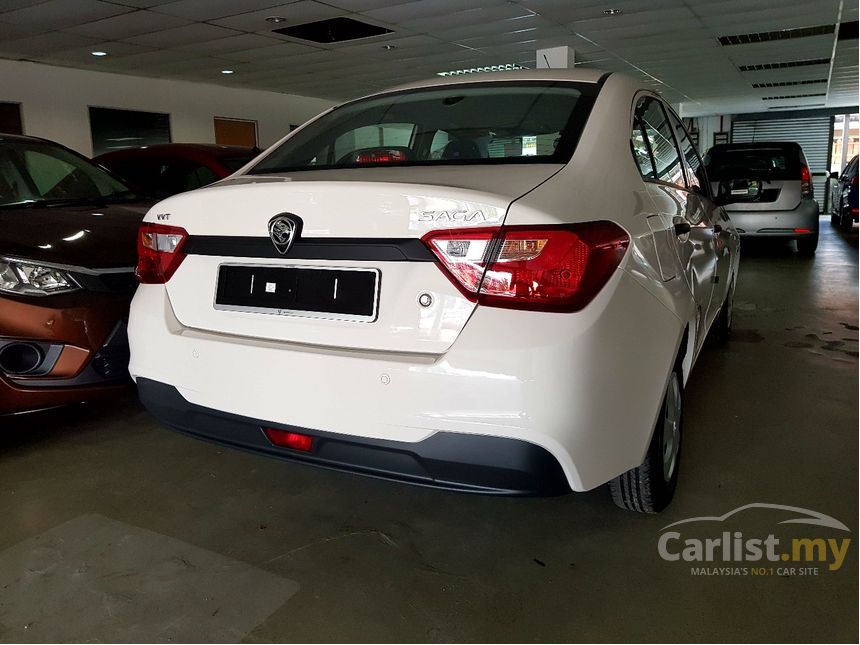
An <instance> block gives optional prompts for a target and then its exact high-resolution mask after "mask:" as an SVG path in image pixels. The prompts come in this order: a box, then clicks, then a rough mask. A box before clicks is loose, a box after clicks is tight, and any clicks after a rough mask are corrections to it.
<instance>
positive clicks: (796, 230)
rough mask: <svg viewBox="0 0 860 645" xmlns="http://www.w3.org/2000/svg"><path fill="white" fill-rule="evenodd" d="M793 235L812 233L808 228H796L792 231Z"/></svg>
mask: <svg viewBox="0 0 860 645" xmlns="http://www.w3.org/2000/svg"><path fill="white" fill-rule="evenodd" d="M794 232H795V233H812V231H811V230H810V229H808V228H796V229H794Z"/></svg>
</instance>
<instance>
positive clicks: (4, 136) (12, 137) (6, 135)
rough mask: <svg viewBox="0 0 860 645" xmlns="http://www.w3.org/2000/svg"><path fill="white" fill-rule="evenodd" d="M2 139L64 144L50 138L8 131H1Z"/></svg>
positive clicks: (54, 144)
mask: <svg viewBox="0 0 860 645" xmlns="http://www.w3.org/2000/svg"><path fill="white" fill-rule="evenodd" d="M2 141H26V142H28V143H44V144H47V145H53V146H61V145H62V144H60V143H57V142H56V141H51V140H50V139H43V138H42V137H31V136H29V135H27V134H9V133H6V132H0V142H2Z"/></svg>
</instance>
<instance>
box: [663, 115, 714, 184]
mask: <svg viewBox="0 0 860 645" xmlns="http://www.w3.org/2000/svg"><path fill="white" fill-rule="evenodd" d="M669 119H670V121H671V122H672V127H673V128H674V130H675V137H676V138H677V139H678V145H679V146H681V155H682V158H683V161H684V166H685V167H686V169H687V181H688V182H689V183H690V188H701V186H702V185H706V184H707V181H706V180H704V179H703V177H704V171H703V170H702V161H701V159H699V153H698V152H696V147H695V146H694V145H693V142H692V141H690V136H689V135H688V134H687V130H686V128H684V126H683V124H682V123H681V121H680V119H678V117H676V116H675V114H674V113H673V112H670V113H669Z"/></svg>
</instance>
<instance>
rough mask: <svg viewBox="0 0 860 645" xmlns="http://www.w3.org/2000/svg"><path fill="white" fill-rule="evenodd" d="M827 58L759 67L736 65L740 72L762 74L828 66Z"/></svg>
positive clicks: (765, 64)
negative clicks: (812, 66) (787, 69)
mask: <svg viewBox="0 0 860 645" xmlns="http://www.w3.org/2000/svg"><path fill="white" fill-rule="evenodd" d="M829 64H830V59H829V58H809V59H807V60H792V61H786V62H783V63H761V64H760V65H738V69H739V70H740V71H742V72H763V71H764V70H767V69H785V68H787V67H807V66H809V65H829Z"/></svg>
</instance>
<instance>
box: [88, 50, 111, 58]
mask: <svg viewBox="0 0 860 645" xmlns="http://www.w3.org/2000/svg"><path fill="white" fill-rule="evenodd" d="M90 53H91V54H92V55H93V56H98V57H99V58H101V57H102V56H107V55H108V53H107V52H103V51H94V52H90Z"/></svg>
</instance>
